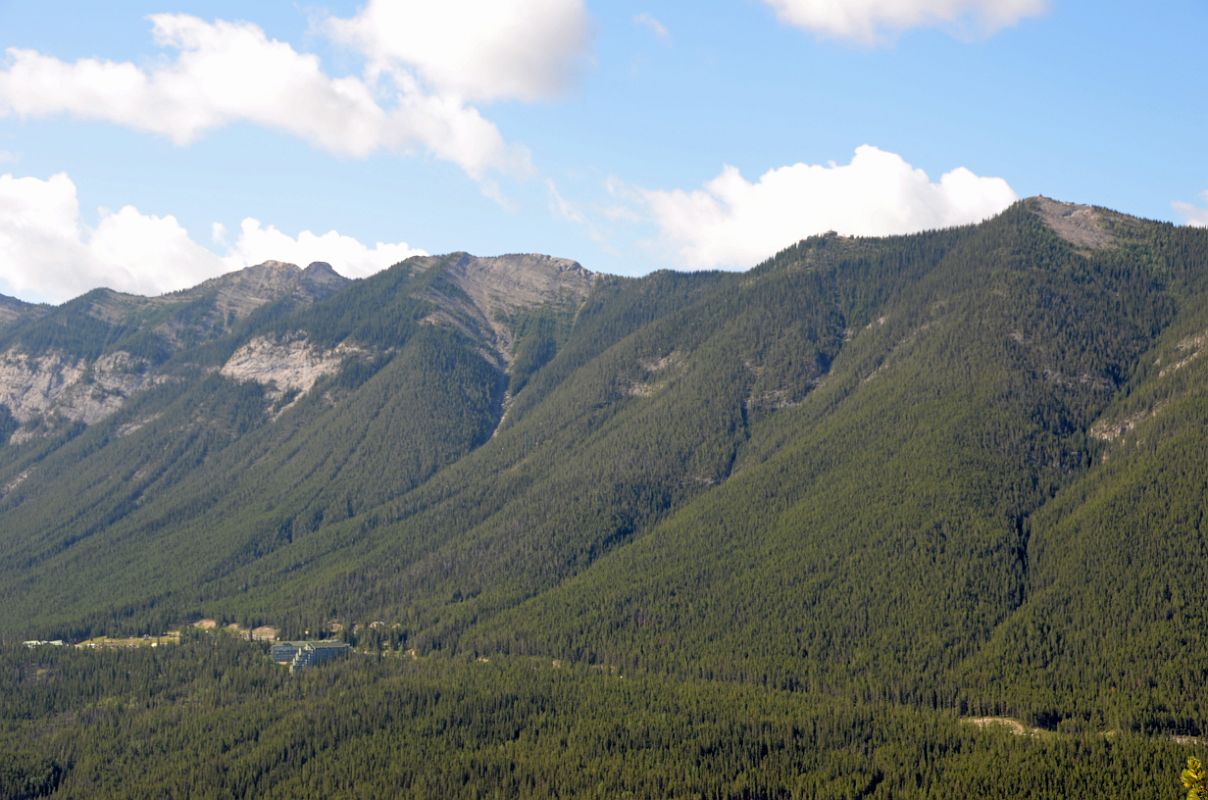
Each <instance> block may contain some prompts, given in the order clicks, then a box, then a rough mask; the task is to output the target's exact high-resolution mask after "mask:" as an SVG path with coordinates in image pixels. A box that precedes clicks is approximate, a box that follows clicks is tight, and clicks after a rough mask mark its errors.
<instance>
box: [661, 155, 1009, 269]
mask: <svg viewBox="0 0 1208 800" xmlns="http://www.w3.org/2000/svg"><path fill="white" fill-rule="evenodd" d="M641 196H642V198H643V202H644V204H645V205H646V207H647V208H648V209H649V212H650V215H651V217H652V219H653V221H654V222H655V224H656V225H657V227H658V229H659V234H660V238H661V241H662V244H663V245H664V246H665V247H667V248H669V249H670V250H671V251H672V252H673V253H674V254H675V256H676V257H677V258H678V259H679V260H680V262H681V263H682V265H683V266H686V267H691V268H713V267H739V266H750V265H753V264H755V263H757V262H758V261H760V260H762V259H764V258H767V257H768V256H770V255H772V254H773V253H775V252H776V251H777V250H780V249H782V248H784V247H787V246H788V245H790V244H792V243H794V242H796V241H798V240H800V239H802V238H804V237H806V236H808V235H811V234H816V233H824V232H826V231H829V230H833V231H837V232H838V233H842V234H848V235H866V236H886V235H891V234H900V233H909V232H913V231H919V230H924V229H929V228H941V227H948V226H952V225H960V224H964V223H969V222H976V221H978V220H982V219H985V218H986V217H989V216H992V215H994V214H996V213H998V212H999V211H1001V210H1003V209H1004V208H1006V207H1007V206H1008V205H1010V204H1011V203H1012V202H1014V201H1015V199H1016V195H1015V192H1014V191H1013V190H1012V189H1011V187H1010V186H1009V185H1008V184H1007V182H1006V181H1005V180H1003V179H1002V178H984V177H979V176H977V175H975V174H973V173H972V172H970V171H969V170H968V169H965V168H964V167H958V168H957V169H954V170H952V171H951V172H947V173H945V174H944V175H943V176H941V177H940V179H939V180H938V181H932V180H931V179H930V178H929V177H928V176H927V174H926V173H925V172H923V171H922V170H921V169H916V168H914V167H912V166H911V165H910V164H908V163H907V162H906V161H905V160H904V159H903V158H902V157H901V156H899V155H897V154H895V153H888V152H885V151H884V150H880V149H878V148H876V147H872V146H869V145H864V146H862V147H859V148H857V149H856V152H855V155H854V156H853V157H852V160H851V163H849V164H834V163H832V164H827V165H813V164H793V165H791V166H786V167H780V168H778V169H773V170H769V171H768V172H765V173H764V174H763V175H762V176H760V178H759V180H758V181H756V182H754V183H752V182H750V181H748V180H747V179H746V178H744V177H743V176H742V174H741V173H739V171H738V170H737V169H735V168H734V167H731V166H727V167H725V168H723V169H722V171H721V174H719V175H718V176H717V177H716V178H714V179H713V180H711V181H709V182H708V183H707V184H705V186H704V188H702V189H697V190H694V191H683V190H672V191H661V190H644V191H642V192H641Z"/></svg>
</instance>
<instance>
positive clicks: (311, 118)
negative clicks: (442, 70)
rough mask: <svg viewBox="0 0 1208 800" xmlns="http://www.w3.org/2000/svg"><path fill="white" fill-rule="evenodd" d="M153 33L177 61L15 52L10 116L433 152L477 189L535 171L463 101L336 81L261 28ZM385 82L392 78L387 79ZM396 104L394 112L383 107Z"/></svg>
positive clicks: (195, 25)
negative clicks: (506, 175)
mask: <svg viewBox="0 0 1208 800" xmlns="http://www.w3.org/2000/svg"><path fill="white" fill-rule="evenodd" d="M150 19H151V23H152V34H153V36H154V38H155V41H156V43H157V44H159V45H160V46H161V47H164V48H168V49H170V50H174V51H176V55H175V58H174V59H173V60H168V61H163V62H157V63H156V64H155V65H154V66H153V67H151V68H143V67H141V66H138V65H135V64H133V63H129V62H114V61H101V60H97V59H81V60H79V61H73V62H65V61H61V60H59V59H57V58H54V57H52V56H47V55H43V54H41V53H38V52H37V51H34V50H23V49H18V48H9V49H8V50H7V51H6V54H7V57H6V63H5V64H4V65H3V67H2V68H0V116H5V115H14V116H17V117H22V118H29V117H45V116H50V115H56V114H69V115H72V116H75V117H78V118H82V119H92V120H99V121H105V122H112V123H116V124H119V125H125V126H128V127H131V128H135V129H138V130H143V131H147V132H150V133H155V134H160V135H163V136H167V137H169V138H170V139H172V140H173V141H174V142H177V143H178V144H188V143H190V142H192V141H194V140H196V139H197V138H198V137H200V136H202V135H203V134H205V133H206V132H208V131H210V130H213V129H215V128H219V127H222V126H225V125H229V124H232V123H235V122H250V123H254V124H257V125H261V126H264V127H266V128H271V129H275V130H279V131H282V132H285V133H288V134H291V135H293V136H297V137H299V138H301V139H304V140H306V141H308V142H310V143H311V144H313V145H315V146H317V147H320V148H323V149H325V150H328V151H331V152H333V153H338V154H341V155H348V156H354V157H363V156H368V155H370V154H372V153H375V152H395V153H404V154H406V153H411V152H414V151H416V150H422V151H426V152H428V153H430V154H432V155H435V156H436V157H438V158H441V159H444V160H447V161H451V162H453V163H454V164H457V165H458V166H460V167H461V168H462V169H464V170H465V171H466V172H467V173H469V174H470V175H471V176H473V177H475V178H480V177H482V176H483V175H484V174H486V173H488V172H492V171H499V172H525V171H527V170H528V169H529V158H528V154H527V151H525V150H524V149H523V148H519V147H515V146H512V145H508V144H507V143H506V142H505V141H504V140H503V137H502V135H501V134H500V133H499V130H498V129H497V128H496V127H495V125H494V124H493V123H491V122H490V121H489V120H487V119H485V118H484V117H483V116H482V115H481V114H480V113H479V112H478V110H477V109H475V108H473V107H472V106H468V105H466V104H465V103H464V102H463V101H462V100H460V99H459V98H457V97H454V96H448V95H433V94H431V93H428V92H425V91H424V90H423V88H422V87H421V86H420V85H419V84H418V83H417V82H415V81H413V80H406V79H405V77H406V76H401V77H400V76H394V75H392V76H387V77H388V78H393V79H391V80H387V81H386V83H384V84H380V85H379V84H378V83H377V82H371V81H369V79H361V78H357V77H343V78H333V77H331V76H329V75H327V74H326V73H324V71H323V69H322V66H321V65H320V63H319V60H318V58H316V57H315V56H314V55H310V54H306V53H299V52H298V51H296V50H294V48H293V47H292V46H291V45H289V44H288V43H285V42H281V41H277V40H275V39H270V38H269V37H268V36H266V35H265V33H264V31H263V30H261V29H260V28H259V27H257V26H256V25H253V24H250V23H243V22H238V23H234V22H223V21H218V22H213V23H211V22H206V21H204V20H201V19H198V18H197V17H194V16H190V15H187V14H156V15H154V16H152V17H151V18H150ZM379 77H380V76H379ZM380 94H386V95H388V96H389V100H390V101H391V102H390V103H389V104H385V105H384V104H382V103H380V102H379V95H380Z"/></svg>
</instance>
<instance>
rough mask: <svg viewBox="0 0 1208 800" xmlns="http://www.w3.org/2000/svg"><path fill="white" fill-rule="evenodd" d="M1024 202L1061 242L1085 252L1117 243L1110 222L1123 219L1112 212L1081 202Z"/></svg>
mask: <svg viewBox="0 0 1208 800" xmlns="http://www.w3.org/2000/svg"><path fill="white" fill-rule="evenodd" d="M1024 203H1025V204H1026V205H1027V207H1028V208H1030V209H1031V210H1032V211H1033V212H1034V213H1035V214H1037V215H1038V216H1039V217H1040V218H1041V219H1042V220H1043V221H1044V223H1045V224H1046V225H1047V226H1048V227H1049V228H1050V229H1052V231H1053V232H1054V233H1056V234H1057V235H1058V236H1060V237H1061V238H1062V239H1065V240H1066V241H1067V242H1069V243H1070V244H1072V245H1074V246H1075V247H1078V248H1083V249H1087V250H1101V249H1103V248H1106V247H1111V246H1112V245H1114V244H1116V243H1117V241H1118V240H1119V237H1118V231H1117V230H1116V227H1117V226H1116V225H1115V224H1113V223H1116V222H1118V221H1120V220H1123V219H1126V217H1125V215H1123V214H1117V213H1116V212H1113V211H1107V210H1106V209H1101V208H1097V207H1095V206H1088V205H1084V204H1082V203H1066V202H1062V201H1060V200H1054V199H1053V198H1051V197H1045V196H1044V195H1036V196H1035V197H1029V198H1028V199H1026V200H1024Z"/></svg>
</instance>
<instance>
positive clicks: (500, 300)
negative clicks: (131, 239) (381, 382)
mask: <svg viewBox="0 0 1208 800" xmlns="http://www.w3.org/2000/svg"><path fill="white" fill-rule="evenodd" d="M405 269H407V270H409V271H410V273H411V274H413V275H418V276H423V277H425V278H436V277H439V279H438V280H420V281H418V282H417V283H416V284H412V285H410V286H408V288H406V289H405V290H404V291H406V292H407V293H408V294H409V295H410V296H412V297H415V298H416V299H420V300H423V301H426V302H427V303H429V304H430V305H431V306H432V307H433V309H434V310H432V311H431V312H430V313H429V315H428V316H427V317H426V318H425V319H424V320H423V322H424V323H427V324H434V325H448V326H451V327H454V328H457V329H458V330H460V331H462V332H463V333H465V334H467V335H469V336H470V337H471V338H473V339H474V340H476V341H480V342H482V351H483V353H484V354H485V355H487V356H488V357H489V358H490V359H491V360H492V361H493V362H494V363H495V364H497V365H498V367H499V368H500V369H506V368H507V366H508V364H510V363H511V360H512V357H513V349H514V344H515V342H514V340H515V331H516V324H517V319H518V318H519V315H521V314H522V313H523V312H524V311H526V310H531V309H536V308H541V307H549V308H552V309H555V310H558V311H567V310H571V311H573V310H574V309H577V308H578V307H579V305H580V304H581V303H582V302H583V301H584V299H585V298H586V297H587V294H588V293H589V292H590V291H591V289H592V287H594V286H595V285H596V284H597V282H598V281H599V279H600V276H598V275H596V274H594V273H592V272H589V271H588V270H586V269H584V268H583V267H582V266H580V265H579V264H577V263H575V262H573V261H568V260H566V259H558V258H552V257H549V256H543V255H531V254H530V255H508V256H499V257H496V258H477V257H474V256H471V255H468V254H465V253H457V254H454V255H451V256H444V257H423V258H417V259H411V260H410V261H408V262H407V265H406V267H405ZM432 270H438V271H439V275H438V273H437V272H432ZM351 283H353V282H352V281H350V280H349V279H347V278H344V277H342V276H340V275H339V274H338V273H336V272H335V270H333V269H332V267H331V266H330V265H329V264H325V263H322V262H316V263H313V264H311V265H309V266H308V267H306V268H305V269H301V268H299V267H297V266H295V265H293V264H286V263H283V262H280V261H266V262H265V263H263V264H258V265H256V266H253V267H248V268H246V269H243V270H239V271H237V272H232V273H229V274H227V275H222V276H219V277H217V278H213V279H211V280H208V281H206V282H204V283H201V284H199V285H197V286H195V287H193V288H191V289H186V290H183V291H179V292H173V293H171V294H166V295H161V296H159V297H140V296H137V295H130V294H123V293H120V292H114V291H111V290H108V289H97V290H94V291H92V292H89V293H87V294H86V295H83V296H81V297H79V298H76V299H75V300H72V301H70V302H68V303H65V304H63V305H62V306H58V307H54V308H52V307H48V306H35V305H31V304H28V303H23V302H21V301H19V300H14V299H11V298H5V297H0V420H3V419H6V417H5V416H4V414H3V411H4V410H5V409H7V412H8V414H7V419H8V420H9V422H8V427H9V429H10V430H11V429H12V428H13V427H14V426H15V427H16V432H15V433H13V435H12V436H11V438H10V439H9V441H10V442H13V443H19V442H22V441H27V440H29V439H31V438H34V437H36V436H38V435H41V434H45V433H49V432H52V431H54V430H56V429H58V428H60V427H61V426H62V425H63V424H65V423H77V422H82V423H84V424H93V423H95V422H98V421H100V420H102V419H105V418H106V417H108V416H110V415H112V414H114V413H115V412H117V411H118V410H119V409H120V408H121V407H122V406H123V405H124V403H125V402H126V401H127V400H128V399H129V398H130V397H131V396H133V395H134V394H136V393H138V392H140V391H142V390H144V389H147V388H150V387H152V386H155V385H158V384H161V383H164V382H167V381H171V380H176V379H179V378H181V377H183V376H182V375H181V373H180V372H179V370H181V369H193V368H194V367H188V366H187V365H186V366H182V363H181V359H180V358H178V357H177V356H182V357H183V358H184V359H185V360H186V361H188V360H189V358H190V357H189V353H190V352H192V351H191V348H196V347H198V346H202V345H206V344H208V343H213V342H217V341H219V340H221V339H223V337H227V336H229V335H232V334H233V332H235V331H236V330H237V329H238V325H239V323H240V322H241V321H242V320H245V319H246V318H247V317H248V316H249V315H251V314H252V313H253V312H255V311H256V310H257V309H261V308H264V307H265V306H266V305H268V304H271V303H284V312H283V313H291V312H292V311H297V310H299V309H302V308H305V307H307V306H310V305H312V304H315V303H318V302H321V301H323V300H326V299H328V298H330V297H332V296H334V295H336V294H338V293H339V292H340V291H341V290H343V289H344V288H345V287H347V286H348V285H350V284H351ZM270 328H271V326H270ZM246 336H247V337H248V338H246V339H245V340H244V341H242V342H241V343H239V344H238V346H236V347H235V349H234V350H233V352H231V355H230V356H229V357H227V358H226V359H225V361H223V362H221V363H214V362H209V364H210V365H209V366H206V367H204V369H206V370H217V371H218V372H219V374H221V375H222V376H224V377H226V378H229V379H231V380H234V381H239V382H253V383H257V384H259V385H261V386H263V387H264V388H265V396H266V399H267V400H268V403H269V408H270V409H272V410H274V412H275V413H277V414H279V413H280V412H281V411H282V410H284V408H288V406H289V405H290V404H292V403H293V402H294V401H296V400H297V399H298V398H300V397H302V396H303V395H305V394H306V393H307V392H309V391H310V390H311V389H312V388H313V387H314V385H315V383H316V382H317V381H318V380H319V379H321V378H323V377H325V376H328V375H332V374H334V373H335V372H337V371H338V370H339V369H340V368H341V366H342V365H343V364H344V363H345V362H346V361H347V360H348V359H349V358H353V357H357V356H363V355H367V354H368V353H370V352H371V351H373V350H375V349H380V345H377V344H373V343H363V342H359V341H355V340H349V341H347V342H345V343H343V344H339V345H336V346H330V345H329V346H319V345H317V344H315V343H314V342H313V341H311V339H309V338H308V337H307V335H306V334H305V332H303V331H298V330H289V331H288V332H283V331H280V330H278V331H274V332H271V333H265V332H263V331H261V332H249V333H248V334H246ZM387 349H389V348H387ZM0 427H2V426H0Z"/></svg>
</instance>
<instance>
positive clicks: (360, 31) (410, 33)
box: [327, 0, 590, 101]
mask: <svg viewBox="0 0 1208 800" xmlns="http://www.w3.org/2000/svg"><path fill="white" fill-rule="evenodd" d="M327 27H328V29H329V31H330V32H331V33H332V35H333V37H334V38H336V39H337V40H339V41H343V42H345V43H346V44H349V45H351V46H352V47H355V48H356V49H357V50H359V51H361V52H362V53H363V54H364V55H365V56H366V58H367V59H368V60H369V62H370V64H371V66H373V67H374V68H376V69H379V70H387V71H389V70H392V69H397V68H404V69H406V70H409V71H412V72H414V73H415V74H417V75H418V76H419V78H420V79H422V81H423V82H424V83H425V84H426V85H428V86H430V87H432V89H433V90H434V91H436V92H438V93H440V94H442V95H450V96H455V97H461V98H465V99H467V100H471V101H491V100H524V101H535V100H546V99H549V98H552V97H556V96H558V95H559V94H561V93H562V92H564V91H565V90H566V89H567V88H568V87H569V85H570V84H571V83H572V82H573V80H574V78H575V76H576V75H577V73H578V71H579V69H580V67H581V66H582V61H583V58H584V56H585V54H586V52H587V49H588V46H589V44H590V36H589V32H588V21H587V9H586V8H585V6H584V3H583V0H443V1H442V2H438V3H433V2H423V1H422V0H369V2H368V3H367V4H366V5H365V7H364V8H363V9H362V10H361V11H360V12H359V13H357V14H356V15H355V16H353V17H351V18H348V19H338V18H337V19H332V20H329V21H328V25H327Z"/></svg>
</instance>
